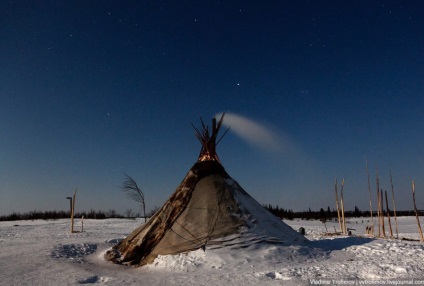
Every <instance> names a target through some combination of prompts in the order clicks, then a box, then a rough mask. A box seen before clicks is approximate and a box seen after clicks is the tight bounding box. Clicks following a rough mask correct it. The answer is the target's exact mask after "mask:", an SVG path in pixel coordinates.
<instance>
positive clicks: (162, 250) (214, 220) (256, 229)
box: [106, 115, 307, 266]
mask: <svg viewBox="0 0 424 286" xmlns="http://www.w3.org/2000/svg"><path fill="white" fill-rule="evenodd" d="M223 118H224V115H222V117H221V118H220V120H219V122H218V123H217V122H216V119H215V118H214V119H213V120H212V129H209V127H208V126H206V125H205V124H204V123H203V121H202V127H201V129H197V128H195V132H196V137H197V138H198V139H199V141H200V142H201V144H202V149H201V151H200V154H199V159H198V161H197V162H196V163H195V164H194V165H193V167H191V169H190V171H189V172H188V174H187V175H186V177H185V178H184V180H183V181H182V182H181V184H180V186H179V187H178V188H177V190H176V191H175V192H174V194H173V195H172V196H171V197H170V198H169V199H168V201H167V202H166V203H165V204H164V206H163V207H162V208H161V209H160V210H158V211H157V212H156V214H155V215H154V216H153V217H152V218H151V219H150V220H149V221H148V222H147V223H146V224H144V225H142V226H140V227H139V228H137V229H136V230H134V231H133V232H132V233H131V234H130V235H129V236H128V237H127V238H125V239H124V240H122V241H121V242H120V243H118V244H117V245H115V246H114V247H113V248H112V250H109V251H108V252H107V253H106V259H108V260H110V261H113V262H114V263H118V264H126V265H133V266H142V265H145V264H147V263H151V262H153V260H154V259H155V258H156V257H157V256H158V255H167V254H177V253H182V252H187V251H192V250H196V249H201V248H202V249H204V250H206V249H213V248H221V247H230V248H245V247H249V246H251V245H254V244H258V243H273V244H281V245H291V244H301V243H303V242H306V241H307V240H306V239H305V238H304V237H303V236H302V235H300V234H298V233H297V232H296V231H294V230H293V229H292V228H291V227H289V226H288V225H286V224H285V223H284V222H283V221H281V220H280V219H278V218H277V217H275V216H274V215H273V214H271V213H270V212H268V211H267V210H266V209H265V208H263V207H262V206H261V205H260V204H259V203H258V202H256V201H255V200H254V199H253V198H252V197H251V196H250V195H249V194H248V193H247V192H246V191H244V190H243V188H242V187H240V185H239V184H238V183H237V182H236V181H235V180H233V179H232V178H231V177H230V176H229V175H228V174H227V172H226V171H225V169H224V167H223V166H222V165H221V163H220V161H219V158H218V156H217V154H216V146H217V144H218V143H219V141H220V139H217V136H218V132H219V130H220V128H221V125H222V122H223ZM221 139H222V137H221Z"/></svg>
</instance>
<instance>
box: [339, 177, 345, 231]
mask: <svg viewBox="0 0 424 286" xmlns="http://www.w3.org/2000/svg"><path fill="white" fill-rule="evenodd" d="M343 186H344V178H343V180H342V189H341V191H340V204H341V206H342V225H343V234H346V220H345V211H344V201H343Z"/></svg>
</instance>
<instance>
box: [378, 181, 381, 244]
mask: <svg viewBox="0 0 424 286" xmlns="http://www.w3.org/2000/svg"><path fill="white" fill-rule="evenodd" d="M380 216H381V214H380V190H379V189H378V179H377V217H378V237H381V218H380Z"/></svg>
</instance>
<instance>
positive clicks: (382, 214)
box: [380, 189, 386, 237]
mask: <svg viewBox="0 0 424 286" xmlns="http://www.w3.org/2000/svg"><path fill="white" fill-rule="evenodd" d="M383 198H384V194H383V189H381V190H380V200H381V201H380V214H381V216H380V217H381V231H382V233H383V237H386V228H385V225H384V203H383V202H384V199H383Z"/></svg>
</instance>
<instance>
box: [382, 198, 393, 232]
mask: <svg viewBox="0 0 424 286" xmlns="http://www.w3.org/2000/svg"><path fill="white" fill-rule="evenodd" d="M384 194H385V195H386V210H387V220H388V222H389V228H390V238H393V230H392V223H391V221H390V209H389V201H388V200H387V191H384Z"/></svg>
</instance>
